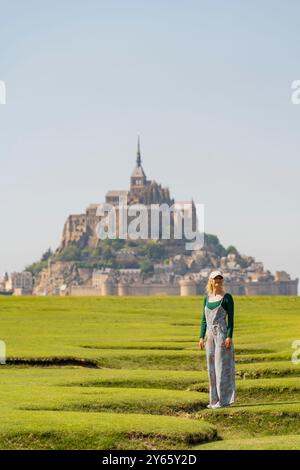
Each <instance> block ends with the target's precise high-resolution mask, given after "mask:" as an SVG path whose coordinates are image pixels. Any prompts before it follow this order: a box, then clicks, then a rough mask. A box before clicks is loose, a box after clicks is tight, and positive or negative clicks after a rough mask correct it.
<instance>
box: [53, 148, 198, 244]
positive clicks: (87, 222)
mask: <svg viewBox="0 0 300 470" xmlns="http://www.w3.org/2000/svg"><path fill="white" fill-rule="evenodd" d="M121 200H126V202H127V204H128V206H131V205H133V204H143V205H145V206H146V207H147V208H148V209H149V211H148V233H147V237H146V238H147V239H150V238H151V206H152V205H155V204H158V205H161V204H167V206H168V207H172V206H173V205H174V204H175V207H178V208H180V207H181V206H183V205H184V204H185V205H186V206H188V205H190V211H191V217H194V218H193V220H194V222H193V227H194V229H196V222H195V206H194V203H193V201H176V202H175V200H174V199H173V198H171V196H170V191H169V188H168V187H165V188H164V187H162V185H161V184H158V183H157V182H156V181H155V180H148V179H147V176H146V173H145V171H144V169H143V167H142V159H141V150H140V140H139V139H138V144H137V157H136V165H135V168H134V170H133V172H132V174H131V176H130V188H129V190H110V191H108V192H107V193H106V196H105V203H107V204H111V205H112V206H116V207H117V206H118V204H119V202H120V201H121ZM100 206H101V203H98V204H90V205H89V206H88V208H87V209H86V212H85V213H84V214H78V215H70V216H69V217H68V219H67V221H66V223H65V225H64V229H63V236H62V242H61V245H60V247H59V251H61V250H63V249H64V248H65V247H66V246H68V245H69V244H70V243H74V242H76V243H78V244H79V245H80V246H81V247H84V246H89V247H96V246H97V245H98V243H99V237H98V236H97V230H96V227H97V224H98V223H99V222H100V220H101V217H100V216H98V215H97V212H98V213H99V208H100ZM116 210H117V209H116ZM127 219H128V220H127V224H126V225H127V226H129V225H130V222H132V221H133V219H134V216H131V217H130V216H127ZM116 223H117V236H118V235H119V232H118V227H119V211H118V210H117V220H116ZM170 225H171V230H170V232H171V237H172V235H174V229H172V228H174V214H173V213H171V216H170ZM162 233H163V228H162V220H160V225H159V228H158V238H161V237H162Z"/></svg>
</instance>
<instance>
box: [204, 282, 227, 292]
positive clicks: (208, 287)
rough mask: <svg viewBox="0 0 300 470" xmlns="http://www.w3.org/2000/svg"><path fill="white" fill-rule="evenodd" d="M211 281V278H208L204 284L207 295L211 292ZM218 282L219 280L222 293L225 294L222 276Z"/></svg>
mask: <svg viewBox="0 0 300 470" xmlns="http://www.w3.org/2000/svg"><path fill="white" fill-rule="evenodd" d="M212 281H213V279H208V281H207V284H206V292H207V293H208V295H210V294H212V293H213V283H212ZM220 282H221V290H222V294H225V289H224V278H222V279H221V281H220Z"/></svg>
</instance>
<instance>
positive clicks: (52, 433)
mask: <svg viewBox="0 0 300 470" xmlns="http://www.w3.org/2000/svg"><path fill="white" fill-rule="evenodd" d="M234 299H235V330H234V346H235V352H236V388H237V396H236V402H235V404H234V406H232V407H231V408H226V409H222V410H208V409H207V408H206V404H207V403H208V377H207V370H206V358H205V351H200V350H199V349H198V337H199V330H200V321H201V310H202V298H201V297H186V298H184V297H182V298H181V297H136V298H132V297H123V298H118V297H100V298H87V297H82V298H80V297H76V298H72V297H66V298H58V297H39V298H33V297H24V298H15V297H11V298H1V297H0V316H1V337H0V339H1V340H3V341H5V343H6V347H7V364H6V365H1V366H0V379H1V387H0V410H1V418H2V419H1V421H0V436H1V439H0V448H1V449H42V448H44V449H195V450H196V449H199V450H201V449H203V450H205V449H247V448H249V449H255V448H257V449H278V448H284V449H295V448H297V449H300V442H299V438H300V364H293V363H292V361H291V356H292V353H293V352H294V350H293V349H292V347H291V346H292V342H293V341H294V340H296V339H300V298H297V297H239V296H235V297H234ZM299 356H300V355H299Z"/></svg>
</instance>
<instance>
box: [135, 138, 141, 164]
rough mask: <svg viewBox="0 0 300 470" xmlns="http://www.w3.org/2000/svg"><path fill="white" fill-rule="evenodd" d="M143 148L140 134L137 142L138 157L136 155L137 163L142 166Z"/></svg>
mask: <svg viewBox="0 0 300 470" xmlns="http://www.w3.org/2000/svg"><path fill="white" fill-rule="evenodd" d="M141 161H142V159H141V149H140V137H139V136H138V143H137V157H136V164H137V166H141Z"/></svg>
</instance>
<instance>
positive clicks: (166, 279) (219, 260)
mask: <svg viewBox="0 0 300 470" xmlns="http://www.w3.org/2000/svg"><path fill="white" fill-rule="evenodd" d="M121 198H126V201H127V205H128V206H129V207H130V206H132V205H135V204H143V205H145V207H147V208H150V207H152V205H154V204H159V205H161V204H167V205H168V206H171V205H174V204H175V205H176V204H177V205H179V206H181V205H183V204H185V203H190V206H191V208H192V211H191V214H192V219H193V224H194V217H193V215H194V210H193V208H194V207H195V205H194V202H193V201H175V199H174V198H172V197H171V195H170V190H169V188H168V187H163V186H162V185H161V184H159V183H158V182H157V181H155V180H149V179H148V178H147V176H146V172H145V170H144V168H143V166H142V158H141V150H140V142H139V140H138V146H137V156H136V163H135V167H134V169H133V172H132V174H131V175H130V179H129V189H123V190H109V191H107V193H106V196H105V203H103V202H102V203H100V202H99V203H96V204H90V205H89V206H88V207H87V209H86V211H85V212H84V213H82V214H72V215H69V217H68V218H67V220H66V222H65V224H64V227H63V233H62V238H61V243H60V245H59V247H58V248H57V249H56V250H55V252H52V251H51V250H50V249H49V250H48V251H46V252H45V253H44V254H43V255H42V257H41V259H40V261H38V262H35V263H33V264H32V265H31V266H27V267H26V268H25V271H24V272H22V273H11V275H8V274H7V273H5V275H4V276H3V278H2V279H1V280H0V291H1V292H2V293H14V294H15V295H23V294H32V293H33V294H34V295H64V296H66V295H73V296H74V295H75V296H76V295H78V296H85V295H96V296H97V295H100V296H101V295H119V296H123V295H182V296H185V295H202V294H204V292H205V286H206V283H207V278H208V275H209V272H210V271H211V270H212V269H216V268H218V269H221V270H222V272H223V274H224V279H225V286H226V289H227V290H228V291H230V292H232V294H237V295H297V294H298V278H296V279H291V277H290V275H289V274H288V273H286V272H285V271H276V272H275V273H274V274H272V273H271V272H270V271H269V270H265V269H264V266H263V263H262V262H260V261H256V260H255V258H254V257H252V256H247V255H244V254H241V253H240V252H239V251H238V249H237V248H236V247H234V246H229V247H227V248H225V247H224V246H223V245H222V244H221V243H220V241H219V239H218V237H217V236H216V235H213V234H207V233H205V234H204V243H203V246H201V247H200V248H199V249H195V250H192V251H189V250H187V249H186V240H185V238H184V237H182V238H181V239H176V238H175V237H174V236H172V234H173V235H174V219H173V218H171V220H170V226H171V237H170V238H169V239H164V238H163V237H162V233H161V226H159V230H158V237H157V239H149V238H148V239H142V238H140V239H131V238H127V239H124V238H119V237H116V238H106V239H99V236H98V235H97V230H96V228H97V226H98V225H99V222H101V220H102V219H103V218H102V217H101V216H99V207H100V206H101V205H103V204H110V205H112V206H116V207H117V205H118V203H119V201H120V199H121ZM172 229H173V230H172Z"/></svg>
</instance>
